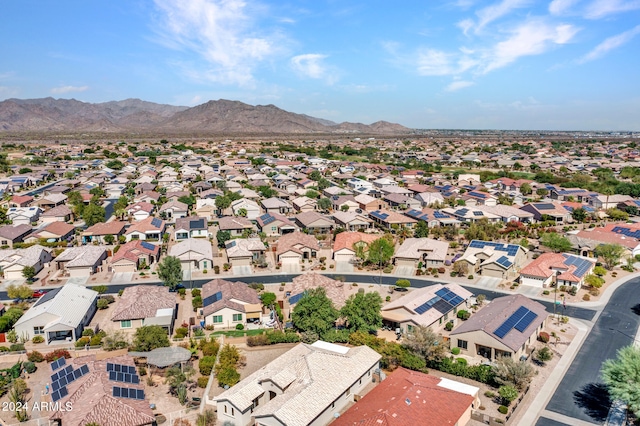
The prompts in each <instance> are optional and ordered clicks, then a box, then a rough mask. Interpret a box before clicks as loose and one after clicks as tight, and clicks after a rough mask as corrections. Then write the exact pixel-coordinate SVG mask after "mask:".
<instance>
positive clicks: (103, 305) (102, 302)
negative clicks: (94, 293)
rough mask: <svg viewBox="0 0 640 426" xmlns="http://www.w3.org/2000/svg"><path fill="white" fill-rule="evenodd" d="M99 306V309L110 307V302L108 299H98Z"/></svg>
mask: <svg viewBox="0 0 640 426" xmlns="http://www.w3.org/2000/svg"><path fill="white" fill-rule="evenodd" d="M97 306H98V309H107V308H108V307H109V302H108V301H107V300H106V299H98V303H97Z"/></svg>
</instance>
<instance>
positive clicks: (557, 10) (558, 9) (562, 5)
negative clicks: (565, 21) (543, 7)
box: [549, 0, 580, 15]
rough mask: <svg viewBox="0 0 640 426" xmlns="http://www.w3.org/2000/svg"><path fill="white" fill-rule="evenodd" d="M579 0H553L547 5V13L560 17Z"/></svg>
mask: <svg viewBox="0 0 640 426" xmlns="http://www.w3.org/2000/svg"><path fill="white" fill-rule="evenodd" d="M579 1H580V0H553V1H552V2H551V3H549V13H551V14H552V15H562V14H564V13H566V12H568V11H569V9H570V8H571V7H572V6H573V5H575V4H576V3H577V2H579Z"/></svg>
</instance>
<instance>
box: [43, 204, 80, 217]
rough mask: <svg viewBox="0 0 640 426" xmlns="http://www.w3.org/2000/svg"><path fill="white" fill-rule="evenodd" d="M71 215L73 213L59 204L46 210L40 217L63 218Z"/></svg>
mask: <svg viewBox="0 0 640 426" xmlns="http://www.w3.org/2000/svg"><path fill="white" fill-rule="evenodd" d="M71 213H73V212H72V211H71V209H70V208H69V207H68V206H66V205H64V204H61V205H59V206H55V207H54V208H52V209H50V210H47V211H46V212H44V213H42V214H41V215H40V216H41V217H56V216H60V217H63V216H68V215H70V214H71Z"/></svg>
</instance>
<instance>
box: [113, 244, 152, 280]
mask: <svg viewBox="0 0 640 426" xmlns="http://www.w3.org/2000/svg"><path fill="white" fill-rule="evenodd" d="M158 259H160V246H159V245H155V244H152V243H150V242H148V241H140V240H132V241H129V242H128V243H125V244H123V245H121V246H120V249H119V250H118V252H117V253H116V254H114V255H113V258H112V259H111V269H112V270H113V272H136V271H138V270H140V269H144V268H145V267H146V266H150V265H152V264H154V263H156V262H158Z"/></svg>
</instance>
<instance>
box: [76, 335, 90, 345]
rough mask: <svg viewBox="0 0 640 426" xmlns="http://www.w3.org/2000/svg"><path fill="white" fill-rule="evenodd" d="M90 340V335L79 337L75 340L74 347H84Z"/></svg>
mask: <svg viewBox="0 0 640 426" xmlns="http://www.w3.org/2000/svg"><path fill="white" fill-rule="evenodd" d="M90 342H91V337H88V336H85V337H81V338H79V339H78V340H77V341H76V348H84V347H85V346H86V345H88V344H89V343H90Z"/></svg>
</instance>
